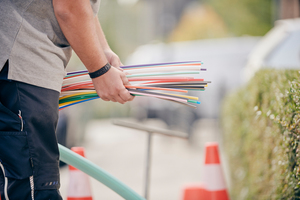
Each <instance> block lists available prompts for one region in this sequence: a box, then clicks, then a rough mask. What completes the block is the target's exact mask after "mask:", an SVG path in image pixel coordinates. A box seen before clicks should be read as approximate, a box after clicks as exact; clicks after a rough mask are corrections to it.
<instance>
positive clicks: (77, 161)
mask: <svg viewBox="0 0 300 200" xmlns="http://www.w3.org/2000/svg"><path fill="white" fill-rule="evenodd" d="M58 148H59V153H60V160H61V161H63V162H65V163H67V164H69V165H72V166H73V167H76V168H77V169H79V170H81V171H83V172H84V173H86V174H88V175H89V176H91V177H93V178H95V179H96V180H98V181H99V182H101V183H103V184H104V185H106V186H107V187H109V188H110V189H112V190H113V191H115V192H116V193H117V194H119V195H120V196H121V197H123V198H124V199H126V200H146V199H145V198H144V197H142V196H140V195H139V194H137V193H136V192H135V191H133V190H132V189H131V188H129V187H128V186H126V185H125V184H124V183H122V182H121V181H119V180H118V179H116V178H115V177H113V176H112V175H110V174H109V173H107V172H105V171H104V170H103V169H101V168H100V167H98V166H97V165H96V164H94V163H92V162H91V161H89V160H87V159H86V158H84V157H82V156H80V155H78V154H76V153H74V152H73V151H71V150H69V149H68V148H66V147H64V146H62V145H60V144H58Z"/></svg>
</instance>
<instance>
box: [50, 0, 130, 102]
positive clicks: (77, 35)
mask: <svg viewBox="0 0 300 200" xmlns="http://www.w3.org/2000/svg"><path fill="white" fill-rule="evenodd" d="M53 7H54V12H55V16H56V18H57V21H58V23H59V25H60V27H61V29H62V31H63V33H64V35H65V37H66V38H67V40H68V42H69V43H70V45H71V46H72V48H73V50H74V51H75V52H76V54H77V55H78V57H79V58H80V59H81V61H82V62H83V64H84V65H85V66H86V68H87V70H88V71H89V72H94V71H97V70H98V69H100V68H102V67H103V66H104V65H105V64H106V63H107V62H108V60H107V58H106V55H105V53H104V50H103V48H102V45H101V41H99V36H98V32H97V26H96V24H95V18H94V14H93V11H92V8H91V5H90V1H89V0H53ZM92 81H93V84H94V87H95V89H96V91H97V93H98V95H99V96H100V97H101V98H102V99H103V100H105V101H109V100H110V101H114V102H119V103H122V104H123V103H125V102H126V101H131V100H132V99H133V97H132V96H131V95H130V93H129V92H128V90H126V88H125V87H124V85H127V84H129V82H128V79H127V78H126V76H125V74H124V73H123V72H121V71H120V70H117V69H116V68H114V67H112V68H111V69H110V70H109V71H108V72H107V73H105V74H104V75H102V76H100V77H97V78H94V79H92Z"/></svg>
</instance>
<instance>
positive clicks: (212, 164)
mask: <svg viewBox="0 0 300 200" xmlns="http://www.w3.org/2000/svg"><path fill="white" fill-rule="evenodd" d="M202 177H203V184H204V187H205V189H206V191H207V192H206V198H205V199H207V200H229V197H228V193H227V189H226V184H225V179H224V175H223V171H222V167H221V163H220V157H219V151H218V143H216V142H214V143H207V144H206V148H205V163H204V168H203V175H202Z"/></svg>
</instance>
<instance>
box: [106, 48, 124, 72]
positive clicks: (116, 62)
mask: <svg viewBox="0 0 300 200" xmlns="http://www.w3.org/2000/svg"><path fill="white" fill-rule="evenodd" d="M104 53H105V56H106V59H107V60H108V62H109V63H110V65H111V66H113V67H115V68H117V69H119V70H121V71H123V69H122V68H120V66H123V64H122V62H121V60H120V58H119V56H118V55H117V54H115V52H113V51H112V50H111V49H108V50H104Z"/></svg>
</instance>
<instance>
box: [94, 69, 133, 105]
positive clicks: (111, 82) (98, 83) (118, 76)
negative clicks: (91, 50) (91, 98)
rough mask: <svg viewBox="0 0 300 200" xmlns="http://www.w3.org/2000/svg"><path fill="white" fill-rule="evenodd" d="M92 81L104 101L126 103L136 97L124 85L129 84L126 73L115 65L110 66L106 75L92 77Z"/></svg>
mask: <svg viewBox="0 0 300 200" xmlns="http://www.w3.org/2000/svg"><path fill="white" fill-rule="evenodd" d="M92 81H93V84H94V87H95V90H96V91H97V94H98V95H99V97H100V98H101V99H103V100H104V101H113V102H119V103H121V104H124V103H125V102H127V101H132V100H133V98H134V97H133V96H131V95H130V93H129V92H128V90H127V89H126V88H125V87H124V85H129V82H128V79H127V78H126V76H125V74H124V73H123V72H121V71H120V70H118V69H116V68H114V67H112V68H110V70H109V71H108V72H106V73H105V74H104V75H102V76H100V77H97V78H94V79H92Z"/></svg>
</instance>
